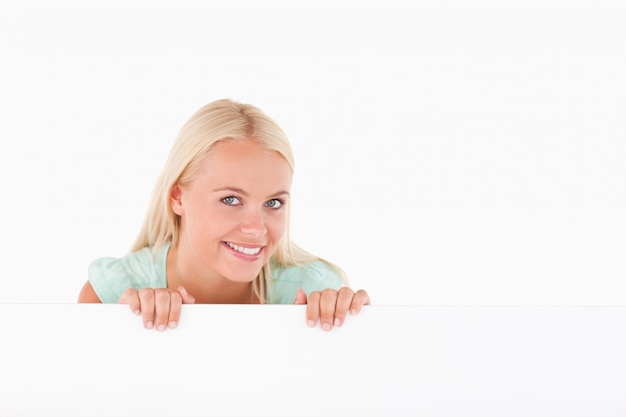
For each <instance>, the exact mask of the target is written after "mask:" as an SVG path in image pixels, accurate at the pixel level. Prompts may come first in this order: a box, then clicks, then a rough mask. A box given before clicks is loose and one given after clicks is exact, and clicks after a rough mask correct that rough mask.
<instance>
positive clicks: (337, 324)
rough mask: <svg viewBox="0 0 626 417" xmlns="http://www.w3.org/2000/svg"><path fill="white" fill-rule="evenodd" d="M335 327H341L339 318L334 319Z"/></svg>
mask: <svg viewBox="0 0 626 417" xmlns="http://www.w3.org/2000/svg"><path fill="white" fill-rule="evenodd" d="M335 326H337V327H339V326H341V320H340V319H339V318H336V319H335Z"/></svg>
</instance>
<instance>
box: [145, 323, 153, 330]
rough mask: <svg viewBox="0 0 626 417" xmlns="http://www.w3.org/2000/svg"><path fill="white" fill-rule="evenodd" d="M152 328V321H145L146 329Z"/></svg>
mask: <svg viewBox="0 0 626 417" xmlns="http://www.w3.org/2000/svg"><path fill="white" fill-rule="evenodd" d="M151 328H152V322H151V321H149V322H147V323H146V329H151Z"/></svg>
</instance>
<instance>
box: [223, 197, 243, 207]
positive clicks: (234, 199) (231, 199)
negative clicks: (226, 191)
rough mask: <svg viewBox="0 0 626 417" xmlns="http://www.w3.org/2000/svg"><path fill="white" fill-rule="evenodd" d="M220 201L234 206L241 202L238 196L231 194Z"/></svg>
mask: <svg viewBox="0 0 626 417" xmlns="http://www.w3.org/2000/svg"><path fill="white" fill-rule="evenodd" d="M222 203H224V204H226V205H227V206H236V205H238V204H241V201H240V200H239V198H237V197H234V196H232V195H231V196H228V197H224V198H222Z"/></svg>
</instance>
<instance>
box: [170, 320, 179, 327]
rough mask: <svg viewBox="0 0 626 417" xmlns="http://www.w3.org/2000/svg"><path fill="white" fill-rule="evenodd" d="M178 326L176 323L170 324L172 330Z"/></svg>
mask: <svg viewBox="0 0 626 417" xmlns="http://www.w3.org/2000/svg"><path fill="white" fill-rule="evenodd" d="M176 326H178V323H176V322H175V321H172V322H170V329H175V328H176Z"/></svg>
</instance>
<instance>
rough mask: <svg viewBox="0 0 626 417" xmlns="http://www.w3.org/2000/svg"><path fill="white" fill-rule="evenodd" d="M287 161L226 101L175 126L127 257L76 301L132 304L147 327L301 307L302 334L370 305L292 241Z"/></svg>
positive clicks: (105, 264)
mask: <svg viewBox="0 0 626 417" xmlns="http://www.w3.org/2000/svg"><path fill="white" fill-rule="evenodd" d="M293 170H294V161H293V154H292V151H291V146H290V144H289V141H288V139H287V137H286V135H285V134H284V132H283V131H282V129H280V127H279V126H278V125H277V124H276V122H275V121H274V120H272V119H271V118H269V117H268V116H266V115H265V114H264V113H263V112H262V111H261V110H260V109H258V108H256V107H254V106H251V105H248V104H242V103H237V102H234V101H232V100H228V99H224V100H218V101H215V102H212V103H209V104H207V105H206V106H204V107H202V108H200V109H199V110H198V111H197V112H196V113H195V114H194V115H193V116H192V117H191V118H190V119H189V120H188V121H187V123H186V124H185V125H184V126H183V128H182V129H181V131H180V133H179V135H178V137H177V139H176V141H175V142H174V145H173V147H172V149H171V151H170V155H169V158H168V160H167V162H166V165H165V168H164V169H163V172H162V174H161V176H160V178H159V179H158V181H157V184H156V187H155V189H154V192H153V195H152V200H151V202H150V206H149V209H148V213H147V216H146V219H145V222H144V224H143V227H142V229H141V231H140V233H139V236H138V238H137V240H136V242H135V244H134V246H133V248H132V249H131V252H130V253H129V254H127V255H126V256H124V257H123V258H100V259H97V260H95V261H94V262H92V263H91V265H90V266H89V279H88V281H87V282H86V283H85V285H84V286H83V288H82V290H81V292H80V294H79V297H78V301H79V302H95V303H98V302H104V303H116V302H119V303H124V304H129V305H130V308H131V310H132V311H133V312H135V313H136V314H141V315H142V316H143V322H144V326H145V327H146V328H156V329H157V330H165V329H166V328H168V327H169V328H174V327H176V326H177V324H178V320H179V319H180V311H181V308H182V304H186V303H187V304H188V303H205V304H251V303H261V304H264V303H271V304H292V303H295V304H307V309H306V318H307V323H308V324H309V325H310V326H315V325H316V323H317V322H318V320H319V322H320V325H321V327H322V328H323V329H324V330H330V329H332V328H333V326H341V325H342V324H343V322H344V320H345V317H346V315H347V314H348V312H350V313H351V314H356V313H358V312H359V311H360V310H361V308H362V306H363V305H365V304H369V302H370V300H369V295H368V294H367V292H366V291H364V290H359V291H356V292H354V291H353V290H352V289H351V288H350V287H349V286H348V285H347V279H346V277H345V274H344V273H343V272H342V270H341V269H340V268H339V267H337V266H336V265H334V264H332V263H330V262H328V261H326V260H324V259H321V258H319V257H317V256H315V255H313V254H310V253H308V252H307V251H305V250H303V249H301V248H300V247H298V246H297V245H296V244H294V243H293V242H292V241H291V239H290V237H289V207H290V204H289V197H290V193H289V191H290V189H291V183H292V177H293Z"/></svg>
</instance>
